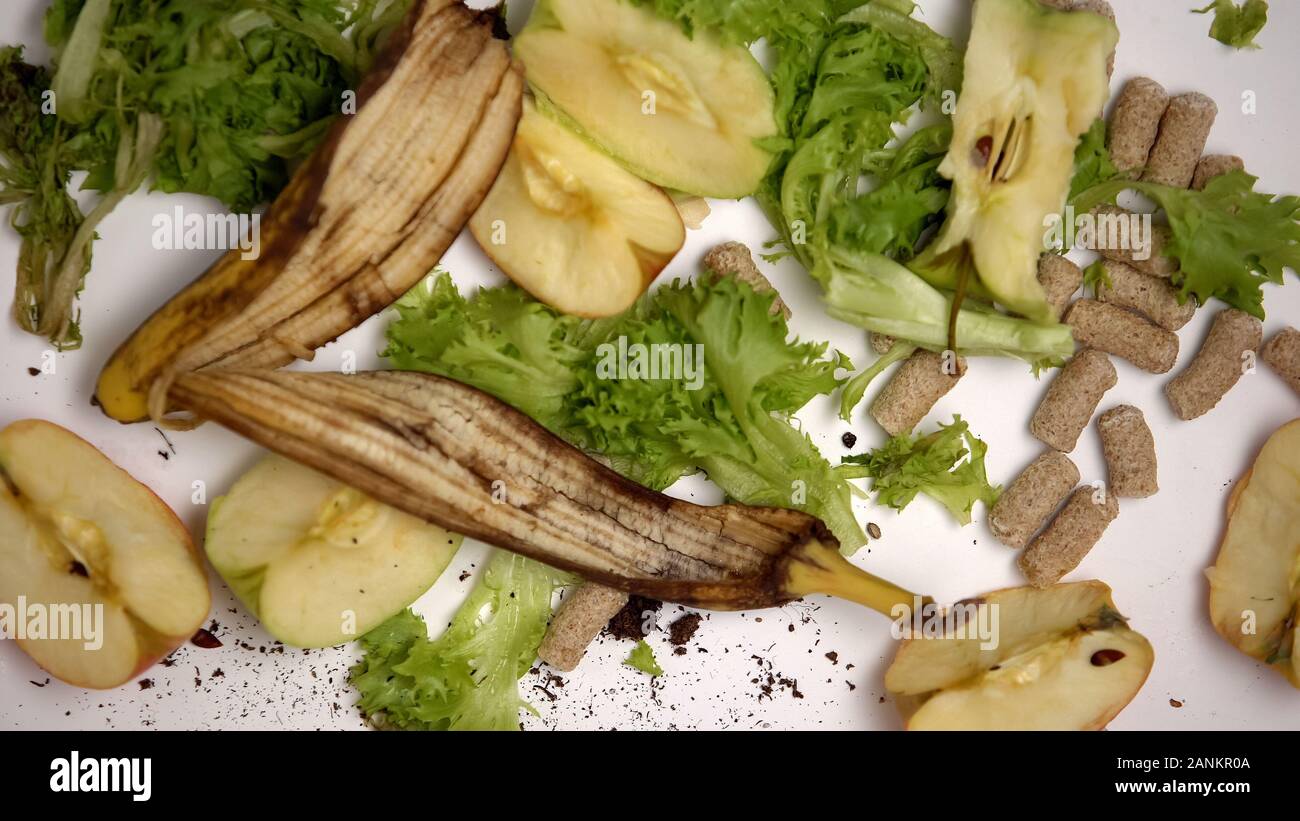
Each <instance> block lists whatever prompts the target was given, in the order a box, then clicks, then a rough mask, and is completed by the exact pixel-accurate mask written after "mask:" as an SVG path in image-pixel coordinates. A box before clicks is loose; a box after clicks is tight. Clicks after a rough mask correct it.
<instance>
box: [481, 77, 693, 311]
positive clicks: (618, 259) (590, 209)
mask: <svg viewBox="0 0 1300 821" xmlns="http://www.w3.org/2000/svg"><path fill="white" fill-rule="evenodd" d="M469 227H470V231H471V232H472V233H473V234H474V238H475V239H476V240H478V244H479V245H480V246H482V248H483V250H484V252H486V253H487V255H488V256H489V257H491V258H492V260H493V261H494V262H496V264H497V265H499V266H500V267H501V270H502V271H504V272H505V273H506V275H507V276H509V277H510V278H511V279H512V280H514V281H515V282H516V283H517V284H518V285H519V286H520V287H521V288H523V289H524V290H526V291H528V292H529V293H530V294H532V295H533V296H535V297H537V299H539V300H541V301H542V302H545V303H546V304H548V305H550V306H551V307H552V308H555V309H556V310H559V311H562V312H564V313H568V314H574V315H576V316H583V317H591V318H596V317H604V316H613V315H615V314H618V313H622V312H623V311H624V310H626V309H627V308H629V307H631V305H632V303H633V302H635V301H636V298H637V297H638V296H640V295H641V293H642V292H643V291H645V289H646V288H647V287H648V286H649V285H650V283H651V282H652V281H654V278H655V277H656V276H658V275H659V272H660V271H662V270H663V269H664V266H666V265H667V264H668V263H669V261H670V260H672V258H673V256H674V255H675V254H676V253H677V252H678V250H680V249H681V247H682V243H684V242H685V241H686V229H685V227H684V226H683V224H682V218H681V215H680V213H679V212H678V210H677V207H676V205H674V204H673V201H672V198H671V197H669V196H668V195H667V194H666V193H664V192H663V191H662V190H661V189H659V188H657V187H655V186H653V185H651V184H650V183H648V182H645V181H644V180H642V179H639V178H637V177H635V176H633V175H632V174H630V173H629V172H627V171H625V170H624V169H623V168H622V167H621V166H620V165H619V164H618V163H616V162H614V161H613V160H611V159H610V158H609V157H606V156H605V155H604V154H602V153H600V152H599V151H597V150H596V149H594V148H592V147H591V146H590V145H588V144H587V143H585V142H583V140H582V139H581V138H580V137H578V136H577V135H576V134H574V133H573V132H572V131H570V130H569V129H567V128H565V127H564V126H562V125H560V124H559V123H557V122H555V121H554V120H552V119H551V118H549V117H547V116H546V115H544V114H541V113H539V112H538V110H537V108H536V106H535V105H533V103H532V102H531V101H526V102H525V103H524V113H523V118H522V119H521V120H520V121H519V130H518V131H517V132H516V133H515V141H514V145H513V146H512V147H511V150H510V155H509V156H508V157H507V158H506V164H505V167H504V168H502V170H501V174H500V176H498V177H497V180H496V184H495V185H493V187H492V190H491V191H490V192H489V193H488V195H487V198H486V199H485V200H484V201H483V204H482V205H481V206H479V209H478V212H477V213H475V214H474V216H473V218H472V219H470V223H469Z"/></svg>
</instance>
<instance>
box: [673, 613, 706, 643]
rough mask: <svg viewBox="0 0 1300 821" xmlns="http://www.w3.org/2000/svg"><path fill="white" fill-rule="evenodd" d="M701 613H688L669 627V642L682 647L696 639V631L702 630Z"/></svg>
mask: <svg viewBox="0 0 1300 821" xmlns="http://www.w3.org/2000/svg"><path fill="white" fill-rule="evenodd" d="M701 621H703V619H702V618H700V614H699V613H687V614H686V615H684V616H682V617H681V618H680V619H678V620H677V621H675V622H673V623H672V624H671V625H670V626H669V627H668V641H670V642H672V643H673V644H675V645H677V646H678V647H681V646H682V645H683V644H686V643H687V642H688V641H690V640H691V639H693V638H695V631H696V630H699V629H700V622H701Z"/></svg>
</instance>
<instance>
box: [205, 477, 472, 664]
mask: <svg viewBox="0 0 1300 821" xmlns="http://www.w3.org/2000/svg"><path fill="white" fill-rule="evenodd" d="M460 543H461V537H460V536H459V535H456V534H453V533H449V532H447V531H446V530H443V529H442V528H440V527H438V526H437V525H432V524H429V523H428V522H425V521H423V520H421V519H417V518H415V517H414V516H411V515H410V514H407V513H403V512H402V511H400V510H397V509H396V508H392V507H389V506H388V505H385V504H381V503H380V502H377V501H375V500H374V499H372V498H370V497H369V496H367V495H365V494H364V493H361V492H360V491H358V490H355V489H353V488H351V487H349V486H347V485H345V484H343V483H341V482H338V481H336V480H334V479H331V478H329V477H328V476H325V475H324V474H322V473H318V472H316V471H314V470H312V469H311V468H308V467H305V466H303V465H300V464H298V463H297V462H292V461H290V460H288V459H285V458H283V457H281V456H276V455H270V456H267V457H266V458H265V459H263V460H262V461H260V462H258V463H257V464H256V465H254V466H253V468H252V469H251V470H249V471H248V472H247V473H245V474H244V475H243V476H242V477H240V478H239V480H237V481H236V482H235V484H234V485H233V486H232V487H231V488H230V492H229V493H228V494H226V495H225V496H222V497H220V498H219V499H217V500H216V501H214V502H213V505H212V511H211V513H210V514H209V515H208V533H207V553H208V559H209V561H211V562H212V566H213V567H215V568H216V569H217V572H218V573H220V574H221V577H222V578H223V579H225V581H226V584H227V585H229V586H230V589H231V590H232V591H234V593H235V595H236V596H238V597H239V600H240V601H241V602H243V603H244V606H246V607H247V608H248V609H249V610H251V611H252V612H253V615H255V616H257V618H258V619H259V620H261V622H262V625H263V626H264V627H265V628H266V629H267V632H269V633H270V634H271V635H273V636H275V637H276V638H277V639H279V640H280V641H282V642H284V643H285V644H288V645H292V646H294V647H333V646H335V645H339V644H344V643H346V642H349V641H352V640H354V639H356V638H358V637H359V636H361V635H363V634H365V633H367V632H369V631H370V630H371V629H373V628H375V627H378V626H379V625H380V624H382V623H383V622H384V621H386V620H387V619H388V618H390V617H392V616H394V615H396V614H397V613H399V612H401V611H402V610H403V609H404V608H405V607H407V606H408V605H409V604H411V602H413V601H415V600H416V599H418V598H419V597H420V596H422V595H423V594H424V592H425V591H426V590H428V589H429V588H430V587H432V586H433V583H434V582H436V581H437V580H438V577H439V576H441V575H442V571H443V570H445V569H446V567H447V564H448V563H449V562H451V557H452V556H454V555H455V554H456V550H457V549H458V548H459V547H460Z"/></svg>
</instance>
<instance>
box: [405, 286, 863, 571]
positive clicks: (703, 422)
mask: <svg viewBox="0 0 1300 821" xmlns="http://www.w3.org/2000/svg"><path fill="white" fill-rule="evenodd" d="M774 298H775V295H774V294H771V293H768V294H759V293H756V292H755V291H754V290H753V289H752V288H750V287H749V286H748V285H745V284H743V283H738V282H736V281H735V280H734V279H732V278H730V277H722V278H713V277H704V278H701V279H700V280H699V281H697V282H694V283H681V282H678V283H673V284H671V285H668V286H665V287H662V288H660V289H658V290H657V291H655V292H654V293H653V294H648V295H646V296H643V297H642V298H641V300H640V301H639V302H638V303H637V304H636V305H635V306H633V307H632V308H631V309H630V310H629V311H627V312H626V313H624V314H623V315H621V316H618V317H613V318H611V319H604V320H597V321H586V320H581V319H577V318H575V317H569V316H563V315H560V314H557V313H556V312H555V311H553V310H551V309H550V308H547V307H546V306H544V305H542V304H541V303H538V302H536V301H535V300H533V299H532V298H531V297H529V296H528V295H526V294H525V293H523V292H522V291H520V290H519V289H518V288H516V287H514V286H505V287H500V288H489V289H484V290H481V291H479V293H478V294H477V295H476V296H474V297H473V298H472V299H466V298H465V297H462V296H461V295H460V293H459V291H457V289H456V286H455V285H454V284H453V283H452V281H451V279H450V278H449V277H448V276H447V275H446V274H441V275H439V276H438V277H436V278H435V279H433V280H432V281H431V282H430V283H428V284H427V285H422V286H417V287H416V288H415V289H414V290H412V291H411V292H410V293H409V294H407V295H406V296H405V297H403V298H402V299H401V300H400V301H399V302H398V304H397V306H396V308H397V319H396V320H395V321H393V322H392V323H391V324H390V326H389V328H388V340H389V345H388V349H387V350H386V351H385V355H386V356H387V357H388V358H389V359H390V360H391V361H392V362H393V364H394V365H396V366H397V367H399V368H404V369H409V370H421V371H426V372H429V373H436V374H439V375H442V376H446V377H450V378H452V379H456V380H459V381H461V382H464V383H466V384H469V385H473V386H474V387H476V388H479V389H480V390H483V391H486V392H487V393H490V394H492V395H494V396H496V397H497V398H499V399H501V400H503V401H505V402H507V403H509V404H511V405H513V406H515V407H516V408H518V409H520V410H522V411H523V412H524V413H527V414H528V415H529V416H531V417H532V418H534V419H536V420H537V421H538V422H539V423H541V424H542V425H543V426H545V427H546V428H547V429H549V430H550V431H551V432H552V433H555V434H556V435H558V436H560V437H561V438H563V439H565V440H567V441H569V442H570V443H572V444H573V445H575V446H576V447H578V448H581V449H583V450H585V451H587V452H588V453H593V454H599V455H601V456H603V457H604V458H605V459H606V460H607V461H608V463H609V464H610V465H611V466H612V467H613V468H614V469H615V470H617V471H619V472H620V473H622V474H624V475H625V476H627V477H628V478H630V479H632V480H634V481H637V482H639V483H641V484H643V485H646V486H647V487H650V488H652V489H654V490H662V489H664V488H666V487H668V486H669V485H671V484H672V483H673V482H676V481H677V480H678V479H680V478H682V477H683V476H688V475H691V474H694V473H697V472H700V471H703V472H704V473H705V474H707V475H708V477H709V478H710V479H711V480H712V481H713V482H714V483H715V484H717V485H718V486H719V487H721V489H722V490H723V492H725V493H726V494H727V496H728V497H730V498H731V499H734V500H736V501H738V502H742V503H744V504H750V505H763V506H772V507H793V508H798V509H802V510H806V511H807V512H809V513H811V514H813V515H815V516H817V517H818V518H820V519H822V520H823V521H824V522H825V523H826V525H827V526H828V527H829V528H830V529H831V531H832V532H833V533H834V534H835V536H836V537H837V538H838V539H839V540H840V543H841V545H842V546H843V548H844V549H845V550H846V551H853V550H855V549H857V548H858V547H860V546H862V545H863V544H865V543H866V537H865V535H864V534H863V533H862V529H861V527H860V525H859V524H858V523H857V520H856V519H855V518H854V516H853V510H852V496H853V489H852V487H851V486H850V485H849V483H848V482H847V481H846V480H845V479H844V478H843V477H842V476H841V475H840V474H839V472H838V471H837V469H836V468H834V467H833V466H831V465H830V464H829V463H827V462H826V460H825V459H824V458H822V456H821V454H820V453H819V452H818V450H817V448H816V446H814V445H813V443H812V441H811V440H810V439H809V438H808V437H807V436H806V435H805V434H804V433H803V432H801V431H800V430H799V429H798V427H797V426H796V425H797V422H796V421H795V420H794V418H793V414H794V413H795V412H796V411H797V410H799V409H800V408H802V407H803V406H804V405H806V404H807V403H808V402H809V401H810V400H811V399H812V398H813V397H815V396H818V395H827V394H830V393H832V392H833V391H835V390H836V389H837V388H838V387H839V386H840V384H841V382H842V379H841V378H840V377H839V376H838V375H837V371H839V370H840V369H847V368H851V367H852V365H851V363H850V362H848V361H847V360H846V359H845V358H844V357H843V356H841V355H840V354H838V353H828V351H827V346H826V345H825V344H824V343H820V344H819V343H810V342H798V341H793V342H790V341H787V335H788V329H787V326H786V322H785V320H784V318H782V317H781V316H780V315H776V316H773V315H771V314H770V313H769V309H770V308H771V305H772V301H773V299H774ZM665 356H666V357H667V359H665V358H664V357H665ZM652 357H653V358H654V359H655V360H656V361H657V362H660V363H663V362H671V361H673V360H674V359H675V361H676V362H677V363H679V370H678V371H677V372H676V373H673V372H669V373H667V374H664V373H663V372H662V371H661V372H659V374H658V376H656V374H655V372H654V371H648V372H645V373H641V372H639V370H638V368H640V367H641V365H647V364H648V363H649V360H650V359H651V358H652ZM638 363H641V364H640V365H639V364H638Z"/></svg>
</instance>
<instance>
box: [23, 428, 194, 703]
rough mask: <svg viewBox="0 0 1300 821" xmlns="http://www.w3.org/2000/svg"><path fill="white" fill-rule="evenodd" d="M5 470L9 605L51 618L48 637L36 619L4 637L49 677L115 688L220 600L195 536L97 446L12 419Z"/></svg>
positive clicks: (56, 430)
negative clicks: (56, 630)
mask: <svg viewBox="0 0 1300 821" xmlns="http://www.w3.org/2000/svg"><path fill="white" fill-rule="evenodd" d="M0 471H2V472H3V480H4V481H3V483H0V604H3V605H7V606H8V607H9V608H13V612H14V613H15V616H17V617H18V618H23V613H24V612H27V613H32V614H34V613H37V612H43V613H44V614H45V620H46V624H45V628H44V631H43V632H42V631H37V630H31V629H29V628H31V627H34V626H35V623H34V622H32V621H31V620H30V619H25V620H24V621H25V625H26V626H25V628H24V630H23V632H24V633H26V636H25V637H24V636H23V635H20V634H19V633H18V630H17V627H18V626H17V625H16V624H11V625H7V627H8V628H9V629H8V631H7V632H9V633H10V634H11V635H15V637H16V638H17V639H18V641H17V644H18V645H19V646H20V647H21V648H22V649H23V650H24V651H25V652H26V653H27V654H28V655H29V656H31V657H32V659H33V660H34V661H35V662H36V663H37V664H39V665H40V666H41V667H43V668H44V669H45V670H47V671H48V672H49V673H50V674H51V675H53V676H55V677H56V678H59V679H61V680H63V681H66V682H68V683H69V684H74V685H77V686H81V687H89V688H93V689H107V688H112V687H117V686H119V685H121V684H124V683H125V682H127V681H129V680H130V679H131V678H132V677H133V676H135V675H137V674H139V673H140V672H143V671H144V670H145V669H148V667H150V666H151V665H152V664H153V663H154V662H156V661H157V660H158V659H160V658H162V657H163V656H165V655H166V654H168V653H170V652H171V651H172V650H174V649H175V648H176V647H177V646H179V645H180V644H181V643H182V642H184V641H185V640H186V639H188V638H189V637H190V636H192V635H193V634H194V631H195V630H197V629H198V628H199V627H200V626H201V625H202V623H203V621H204V619H206V618H207V615H208V610H209V607H210V604H211V600H210V596H209V593H208V586H207V577H206V574H205V573H204V570H203V566H202V563H201V561H200V559H199V556H198V552H197V550H195V548H194V544H193V542H192V540H191V539H190V535H189V532H188V531H187V530H186V529H185V527H184V525H182V524H181V522H180V521H179V520H178V519H177V518H176V516H175V515H174V514H173V513H172V511H171V509H170V508H168V507H167V506H166V505H165V504H164V503H163V502H162V501H161V500H160V499H159V498H158V497H157V496H155V495H154V494H153V493H152V492H151V491H150V490H149V489H148V488H147V487H145V486H144V485H142V484H140V483H139V482H137V481H136V480H135V479H133V478H132V477H131V476H130V475H129V474H127V473H126V472H125V471H123V470H122V469H120V468H118V467H117V466H116V465H114V464H113V463H112V462H111V461H109V460H108V459H107V458H106V457H105V456H104V455H103V454H101V453H100V452H99V451H98V450H96V449H95V448H94V447H93V446H92V445H90V444H89V443H87V442H86V441H84V440H82V439H81V438H79V437H77V436H76V435H75V434H72V433H70V432H69V431H67V430H65V429H63V428H61V427H59V426H57V425H53V424H51V423H48V422H43V421H39V420H27V421H21V422H15V423H13V424H12V425H10V426H8V427H7V428H5V429H4V430H3V431H0ZM20 605H22V606H20ZM56 619H58V620H60V621H61V622H62V625H63V628H64V629H63V630H62V631H60V632H59V635H53V634H52V631H51V628H52V627H53V626H54V623H55V621H56ZM16 620H17V619H16ZM33 633H35V634H36V635H35V636H33ZM92 634H97V635H92Z"/></svg>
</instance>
